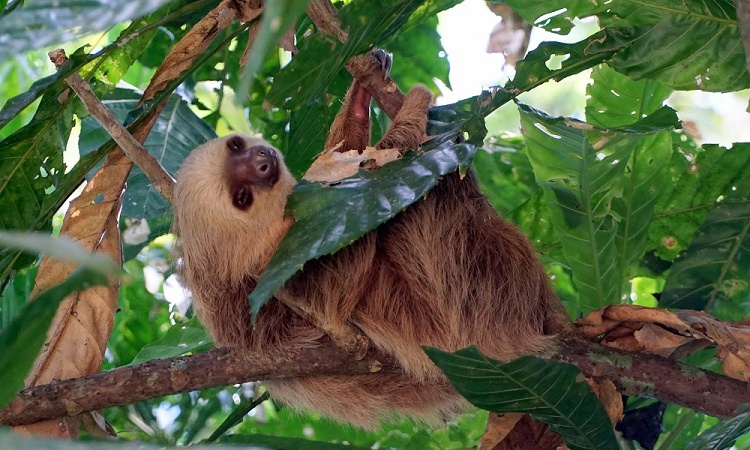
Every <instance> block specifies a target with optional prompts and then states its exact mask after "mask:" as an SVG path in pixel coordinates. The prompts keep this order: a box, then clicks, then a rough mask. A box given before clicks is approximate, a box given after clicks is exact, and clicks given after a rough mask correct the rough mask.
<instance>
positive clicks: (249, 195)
mask: <svg viewBox="0 0 750 450" xmlns="http://www.w3.org/2000/svg"><path fill="white" fill-rule="evenodd" d="M264 144H265V142H262V141H261V142H258V141H257V140H249V139H246V138H245V137H243V136H240V135H233V136H230V137H228V138H227V139H226V141H225V144H224V145H225V147H226V152H227V153H226V162H225V166H224V171H225V174H226V183H227V188H228V189H229V194H230V196H231V198H232V205H234V207H235V208H237V209H240V210H246V209H248V208H249V207H250V206H251V205H252V204H253V192H258V191H259V190H264V189H270V188H272V187H273V186H274V185H275V184H276V182H278V181H279V175H280V170H281V165H282V164H283V163H282V162H281V157H280V156H279V153H278V151H276V149H274V148H272V147H270V146H268V145H264Z"/></svg>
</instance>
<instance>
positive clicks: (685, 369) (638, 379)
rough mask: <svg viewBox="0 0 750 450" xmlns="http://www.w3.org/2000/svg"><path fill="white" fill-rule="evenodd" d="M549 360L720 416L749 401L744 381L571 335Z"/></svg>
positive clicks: (626, 390) (628, 391)
mask: <svg viewBox="0 0 750 450" xmlns="http://www.w3.org/2000/svg"><path fill="white" fill-rule="evenodd" d="M556 342H557V344H558V345H560V348H559V350H557V351H555V352H554V354H552V355H548V356H547V358H548V359H554V360H558V361H564V362H568V363H571V364H574V365H576V366H578V368H579V369H580V370H581V372H583V374H584V375H586V376H587V377H593V378H606V379H609V380H611V381H612V382H613V383H614V384H615V386H617V390H618V391H619V392H620V393H622V394H625V395H635V396H641V397H651V398H658V399H659V400H664V401H666V402H670V403H676V404H678V405H682V406H686V407H688V408H690V409H693V410H695V411H700V412H704V413H706V414H710V415H712V416H717V417H721V418H729V417H734V416H736V415H737V414H739V413H740V412H743V411H742V408H743V407H745V406H746V405H748V404H750V388H748V385H747V383H744V382H742V381H740V380H735V379H734V378H729V377H727V376H723V375H719V374H717V373H714V372H709V371H707V370H703V369H699V368H697V367H693V366H688V365H685V364H680V363H678V362H676V361H673V360H671V359H667V358H664V357H661V356H656V355H652V354H648V353H629V352H624V351H621V350H615V349H612V348H608V347H605V346H603V345H600V344H597V343H594V342H591V341H589V340H586V339H585V338H583V337H579V336H576V335H567V336H560V337H559V338H558V339H557V340H556Z"/></svg>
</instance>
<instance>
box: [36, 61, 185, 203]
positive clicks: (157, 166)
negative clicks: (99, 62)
mask: <svg viewBox="0 0 750 450" xmlns="http://www.w3.org/2000/svg"><path fill="white" fill-rule="evenodd" d="M49 58H50V60H51V61H52V62H53V63H54V64H55V67H56V68H58V69H59V68H60V66H62V64H64V63H65V61H67V60H68V58H67V56H65V52H64V51H63V50H53V51H51V52H50V53H49ZM65 82H66V83H67V84H68V86H70V87H71V89H73V91H75V93H76V94H78V97H79V98H80V99H81V102H82V103H83V106H85V107H86V110H87V111H88V112H89V114H91V117H93V118H94V119H96V121H97V122H99V124H101V126H102V127H103V128H104V129H105V130H106V131H107V133H108V134H109V135H110V136H112V139H113V140H114V141H115V142H116V143H117V145H118V146H119V147H120V148H121V149H122V151H123V152H124V153H125V155H126V156H127V157H128V158H129V159H130V160H131V161H133V163H134V164H135V165H136V166H138V167H139V168H140V169H141V170H142V171H143V173H144V174H146V176H147V177H148V179H149V180H150V181H151V183H152V185H153V186H154V189H156V190H157V191H158V192H159V193H160V194H161V195H162V196H163V197H164V198H166V199H167V200H169V202H170V203H172V191H173V190H174V183H175V181H174V178H172V175H170V174H169V172H167V171H166V170H165V169H164V167H162V165H161V163H159V161H157V160H156V158H154V157H153V156H152V155H151V154H150V153H149V152H148V150H146V149H145V148H144V147H143V145H141V143H140V142H138V140H137V139H136V138H135V137H133V135H132V134H130V132H129V131H128V130H127V129H126V128H125V127H124V126H122V124H120V121H118V120H117V118H116V117H115V115H114V114H113V113H112V111H110V110H109V109H108V108H107V107H106V106H104V104H102V102H101V101H100V100H99V99H98V98H97V97H96V94H94V92H93V91H92V90H91V86H89V84H88V83H87V82H86V81H85V80H84V79H83V78H81V76H80V75H79V74H78V72H74V73H73V74H72V75H70V76H69V77H68V78H66V79H65Z"/></svg>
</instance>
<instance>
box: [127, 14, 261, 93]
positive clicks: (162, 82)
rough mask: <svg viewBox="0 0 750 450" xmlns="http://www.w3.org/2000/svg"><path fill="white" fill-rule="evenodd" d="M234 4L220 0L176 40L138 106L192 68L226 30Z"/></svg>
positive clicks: (231, 18) (232, 17)
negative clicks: (222, 31) (220, 33)
mask: <svg viewBox="0 0 750 450" xmlns="http://www.w3.org/2000/svg"><path fill="white" fill-rule="evenodd" d="M237 3H238V2H237V1H235V0H223V1H222V2H221V3H219V5H218V6H217V7H216V8H214V9H212V10H211V11H210V12H209V13H208V14H206V16H205V17H204V18H202V19H201V20H200V21H199V22H198V23H196V24H195V26H193V28H191V29H190V31H188V32H187V34H185V36H183V38H182V39H180V42H178V43H177V44H176V45H175V46H174V47H173V48H172V51H170V52H169V54H168V55H167V56H166V58H164V62H162V63H161V65H160V66H159V68H158V69H156V73H154V76H153V77H152V78H151V82H150V83H149V85H148V87H147V88H146V90H145V92H144V93H143V97H142V98H141V101H140V103H139V104H142V103H143V102H145V101H148V100H151V99H152V98H154V97H155V96H156V94H157V93H158V92H159V91H161V90H162V89H164V88H165V87H166V86H167V84H169V82H170V81H172V80H173V79H175V78H177V77H178V76H179V75H180V73H182V72H183V71H184V70H186V69H187V68H189V67H190V66H191V65H192V64H193V61H194V60H195V59H196V58H197V57H198V56H200V55H201V53H203V51H204V50H205V49H206V48H207V47H208V46H209V45H210V44H211V42H213V40H214V38H216V36H217V35H218V33H219V31H221V30H223V29H225V28H226V27H227V26H229V24H230V23H231V22H232V20H233V19H234V18H235V17H237V10H236V9H235V5H236V4H237ZM258 13H259V11H258ZM256 17H257V16H256Z"/></svg>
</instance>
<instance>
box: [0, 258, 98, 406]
mask: <svg viewBox="0 0 750 450" xmlns="http://www.w3.org/2000/svg"><path fill="white" fill-rule="evenodd" d="M105 284H107V277H106V276H104V275H102V274H101V273H100V272H99V271H94V270H91V269H78V270H76V271H75V272H73V274H71V275H70V277H68V279H66V280H65V281H64V282H63V283H61V284H59V285H57V286H55V287H53V288H51V289H49V290H47V291H45V292H42V293H41V294H39V295H38V296H37V297H36V298H35V299H34V300H33V301H32V302H30V303H28V304H27V305H26V307H25V308H24V309H23V311H21V313H20V314H19V315H18V317H17V318H16V319H15V320H14V321H13V322H12V323H11V324H10V326H9V327H8V328H6V329H4V330H3V332H2V333H0V367H3V370H1V371H0V410H1V409H4V408H5V406H6V405H7V404H8V402H10V401H11V400H12V399H13V397H14V396H15V395H16V394H17V393H18V391H20V390H21V388H23V382H24V378H26V375H28V372H29V370H31V367H32V365H33V364H34V360H35V359H36V356H37V354H38V353H39V350H40V349H41V348H42V344H44V341H45V340H46V339H47V328H49V325H50V323H51V322H52V318H53V317H54V316H55V312H57V307H58V305H59V304H60V302H61V301H62V300H63V299H64V298H65V297H67V296H68V295H70V294H71V293H73V292H76V291H82V290H84V289H86V288H88V287H91V286H96V285H105Z"/></svg>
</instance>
